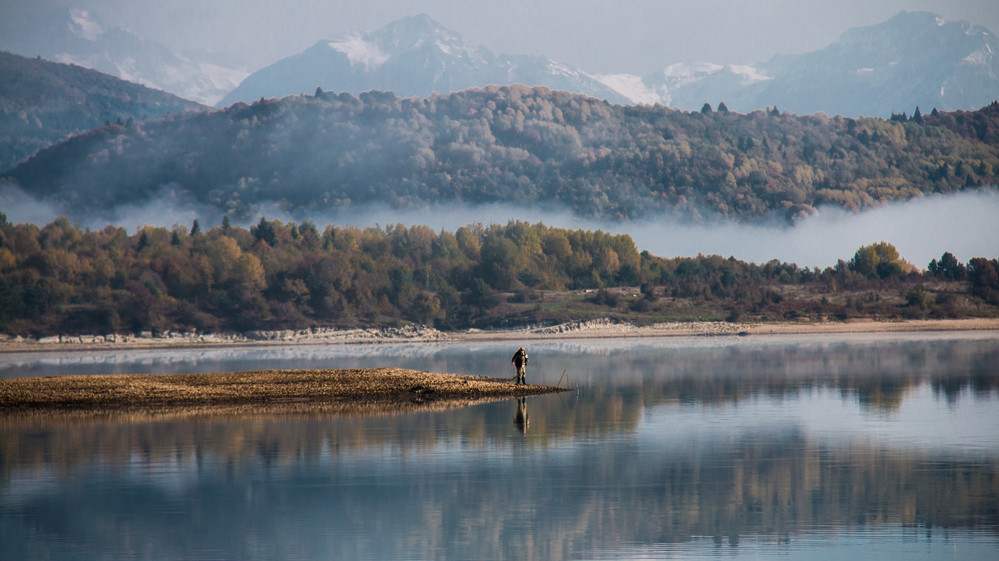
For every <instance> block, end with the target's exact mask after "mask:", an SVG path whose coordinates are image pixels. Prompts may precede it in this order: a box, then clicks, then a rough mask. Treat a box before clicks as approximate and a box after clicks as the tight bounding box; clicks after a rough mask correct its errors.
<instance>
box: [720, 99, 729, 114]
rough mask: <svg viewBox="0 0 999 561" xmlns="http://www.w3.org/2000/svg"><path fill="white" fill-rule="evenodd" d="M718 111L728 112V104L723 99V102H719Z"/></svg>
mask: <svg viewBox="0 0 999 561" xmlns="http://www.w3.org/2000/svg"><path fill="white" fill-rule="evenodd" d="M718 112H719V113H728V106H727V105H725V102H724V101H722V102H721V103H719V104H718Z"/></svg>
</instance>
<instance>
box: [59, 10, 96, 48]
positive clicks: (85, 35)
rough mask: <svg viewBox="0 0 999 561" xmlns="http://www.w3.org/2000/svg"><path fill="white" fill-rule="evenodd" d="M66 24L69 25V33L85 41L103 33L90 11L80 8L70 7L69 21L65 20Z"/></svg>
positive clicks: (94, 38) (93, 39)
mask: <svg viewBox="0 0 999 561" xmlns="http://www.w3.org/2000/svg"><path fill="white" fill-rule="evenodd" d="M67 25H68V26H69V32H70V33H72V34H73V35H75V36H77V37H79V38H81V39H86V40H87V41H96V40H97V39H98V38H99V37H100V36H101V35H102V34H103V33H104V30H103V29H101V26H100V25H98V24H97V22H96V21H94V18H93V17H91V15H90V12H88V11H87V10H81V9H80V8H71V9H70V10H69V22H67Z"/></svg>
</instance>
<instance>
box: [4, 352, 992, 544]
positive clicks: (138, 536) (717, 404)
mask: <svg viewBox="0 0 999 561" xmlns="http://www.w3.org/2000/svg"><path fill="white" fill-rule="evenodd" d="M525 343H526V344H527V346H528V351H529V352H530V354H531V364H530V368H529V370H528V380H529V381H532V382H540V383H551V384H554V383H555V382H557V381H558V380H559V378H562V376H563V372H564V373H565V378H564V379H563V384H564V383H565V379H568V383H569V384H570V385H572V386H575V387H578V388H579V389H578V391H576V392H574V393H571V394H561V395H552V396H545V397H538V398H530V399H527V400H526V401H523V402H518V401H516V400H512V401H504V402H497V403H491V404H487V405H482V406H476V407H471V408H465V409H460V410H454V411H450V412H445V413H424V414H413V415H405V416H385V417H374V418H347V419H336V418H326V417H314V416H313V417H310V416H275V417H242V418H230V417H205V418H197V419H185V420H162V421H157V422H152V421H148V420H146V421H141V422H128V421H127V420H121V421H118V422H113V423H112V422H103V423H89V424H78V423H77V424H60V425H53V424H52V423H32V422H17V423H14V422H11V421H10V420H9V419H0V470H2V476H3V479H2V481H0V559H5V560H6V559H210V560H213V559H268V560H270V559H281V560H284V559H372V560H374V559H538V560H542V559H663V558H684V559H704V558H712V559H713V558H724V559H774V558H779V559H799V558H807V559H830V560H841V559H847V560H850V561H857V560H863V559H885V558H894V559H901V558H904V559H999V366H997V365H999V336H997V335H996V334H995V333H991V334H990V333H977V334H976V333H972V334H959V335H947V334H939V335H934V334H921V335H905V336H874V337H872V336H870V335H863V336H836V337H823V338H806V337H782V338H754V337H743V338H738V337H733V338H680V339H668V340H667V339H663V340H658V339H655V340H653V339H640V340H628V339H619V340H602V341H587V340H576V341H562V342H546V343H539V344H537V345H532V344H531V343H530V342H529V341H525ZM515 347H516V345H515V344H474V345H471V344H453V345H357V346H331V347H321V346H308V347H305V346H303V347H284V348H265V349H260V348H257V349H226V350H174V351H133V352H121V353H67V354H24V355H0V377H13V376H25V375H31V376H34V375H53V374H69V373H85V374H86V373H107V372H155V373H174V372H197V371H221V370H242V369H258V368H308V367H331V366H338V367H340V366H342V367H360V366H388V365H391V366H402V367H407V368H416V369H424V370H434V371H442V372H461V373H477V374H487V375H496V376H500V375H510V374H512V371H510V367H509V360H510V355H511V354H513V350H514V348H515Z"/></svg>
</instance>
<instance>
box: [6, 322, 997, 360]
mask: <svg viewBox="0 0 999 561" xmlns="http://www.w3.org/2000/svg"><path fill="white" fill-rule="evenodd" d="M972 331H985V332H995V334H996V336H997V337H999V318H971V319H932V320H895V321H883V320H875V319H855V320H847V321H823V322H805V321H800V322H794V321H789V322H760V323H749V322H747V323H732V322H714V321H694V322H669V323H659V324H654V325H649V326H637V325H632V324H623V323H613V322H611V321H608V320H593V321H588V322H572V323H567V324H561V325H555V326H546V327H526V328H520V329H509V330H478V329H470V330H465V331H452V332H444V331H438V330H436V329H433V328H426V327H415V326H410V327H404V328H389V329H344V330H336V329H319V330H309V329H305V330H286V331H270V332H265V331H257V332H251V333H249V334H242V335H224V336H218V335H212V334H207V335H205V334H201V335H198V334H169V333H168V334H161V335H159V336H153V335H151V334H149V335H148V336H117V337H113V340H112V338H111V337H110V336H109V337H104V336H92V335H83V336H62V337H48V338H44V339H42V340H31V339H20V338H7V339H3V340H0V354H4V353H26V352H27V353H31V352H71V351H95V350H109V351H111V350H133V349H134V350H142V349H170V348H178V349H183V348H228V347H257V346H291V345H349V344H364V343H378V344H385V343H388V344H391V343H461V342H467V341H474V342H489V341H497V342H499V341H530V342H536V341H545V340H561V339H610V338H639V337H642V338H645V337H696V336H769V335H824V334H863V333H872V334H873V333H879V334H880V333H918V332H925V333H930V332H972Z"/></svg>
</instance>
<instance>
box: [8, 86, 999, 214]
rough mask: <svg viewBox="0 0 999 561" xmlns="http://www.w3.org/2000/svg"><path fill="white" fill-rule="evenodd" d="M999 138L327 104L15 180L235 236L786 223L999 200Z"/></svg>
mask: <svg viewBox="0 0 999 561" xmlns="http://www.w3.org/2000/svg"><path fill="white" fill-rule="evenodd" d="M997 123H999V103H993V104H992V105H989V106H987V107H985V108H982V109H980V110H979V111H976V112H957V113H938V114H937V115H929V116H926V117H925V118H924V117H923V116H921V117H920V119H919V122H916V121H915V120H913V119H906V120H905V121H904V122H902V121H899V120H885V119H878V118H867V117H864V118H858V119H853V118H845V117H832V118H830V117H827V116H825V115H822V114H816V115H810V116H795V115H791V114H787V113H783V114H782V113H779V112H777V111H776V110H770V111H754V112H752V113H749V114H745V115H743V114H737V113H734V112H730V111H710V112H684V111H676V110H672V109H669V108H666V107H662V106H658V105H657V106H617V105H611V104H608V103H606V102H603V101H598V100H596V99H592V98H588V97H585V96H581V95H575V94H569V93H565V92H557V91H550V90H548V89H545V88H527V87H523V86H503V87H495V86H494V87H488V88H484V89H477V90H468V91H464V92H459V93H454V94H450V95H446V96H433V97H431V98H429V99H416V98H408V99H400V98H397V97H396V96H394V95H393V94H392V93H381V92H368V93H364V94H361V95H360V96H358V97H354V96H351V95H348V94H340V95H334V94H331V93H325V92H322V91H317V92H316V95H315V96H290V97H286V98H283V99H280V100H273V99H268V100H264V99H262V100H260V101H259V102H256V103H254V104H252V105H246V104H242V103H240V104H236V105H233V106H231V107H229V108H227V109H224V110H220V111H206V112H201V113H194V114H190V113H189V114H184V115H174V116H169V117H166V118H163V119H159V120H153V121H142V122H139V121H136V122H132V123H126V124H123V125H117V124H112V125H109V126H106V127H103V128H101V129H97V130H94V131H91V132H89V133H87V134H84V135H81V136H78V137H75V138H72V139H70V140H68V141H66V142H64V143H62V144H59V145H57V146H55V147H52V148H51V149H48V150H44V151H42V152H40V153H39V154H37V155H36V156H35V157H33V158H32V159H31V160H30V161H28V162H26V163H24V164H22V165H20V166H19V167H17V168H15V169H14V170H12V171H11V172H9V174H8V176H7V178H8V179H9V180H12V181H14V182H16V183H17V184H20V185H21V186H22V187H23V188H24V189H25V190H26V191H27V192H29V193H31V194H32V195H34V196H36V197H39V198H42V199H44V200H47V201H49V202H52V203H56V204H58V205H62V207H63V208H64V209H65V211H66V212H67V213H71V214H70V217H71V218H74V219H76V218H79V219H81V220H82V219H83V218H84V216H85V215H86V216H89V215H90V214H92V213H94V212H102V211H107V209H111V208H114V207H116V206H119V205H127V204H139V203H142V202H145V201H148V200H151V199H154V198H156V197H159V196H162V195H163V194H164V193H165V192H170V191H173V192H175V193H177V194H179V195H180V196H182V197H186V198H190V199H193V200H194V201H196V202H197V203H200V204H203V205H208V206H210V207H212V208H215V209H218V210H219V212H220V215H221V214H229V215H230V216H233V217H236V218H238V219H240V220H246V219H249V217H250V216H252V215H253V213H254V211H253V209H255V208H256V207H257V205H259V204H261V203H269V202H276V203H278V204H279V205H280V206H281V207H282V208H283V210H284V211H286V212H288V213H289V214H290V215H291V216H306V215H316V214H317V213H319V212H320V211H328V210H330V209H337V210H342V209H345V208H346V209H349V208H351V207H352V206H357V205H361V204H365V203H372V204H385V203H387V204H390V205H392V206H394V207H397V208H401V207H417V208H420V207H424V206H426V205H427V204H434V203H453V202H464V203H469V204H477V203H496V202H501V203H510V204H516V205H536V204H541V203H548V204H557V205H564V206H566V207H568V208H569V209H571V210H572V211H574V212H575V213H577V214H580V215H583V216H596V217H603V218H618V219H620V218H632V217H638V216H643V215H646V216H647V215H654V214H656V213H661V212H666V211H670V212H678V213H681V214H696V213H698V212H703V211H704V210H708V211H711V212H714V213H718V214H721V215H725V216H734V217H739V218H745V219H753V218H759V217H763V216H773V215H785V216H788V217H792V218H793V217H794V216H797V215H799V214H801V213H809V212H812V210H813V209H814V207H816V206H819V205H836V206H841V207H845V208H849V209H861V208H867V207H871V206H876V205H879V204H883V203H885V202H887V201H894V200H904V199H909V198H912V197H916V196H921V195H927V194H937V193H950V192H954V191H959V190H961V189H965V188H968V187H973V186H981V185H992V184H995V183H996V182H997V179H999V146H997V144H996V143H995V142H994V141H993V139H994V138H995V137H996V134H995V132H994V131H996V130H999V125H997ZM88 213H90V214H88Z"/></svg>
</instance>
